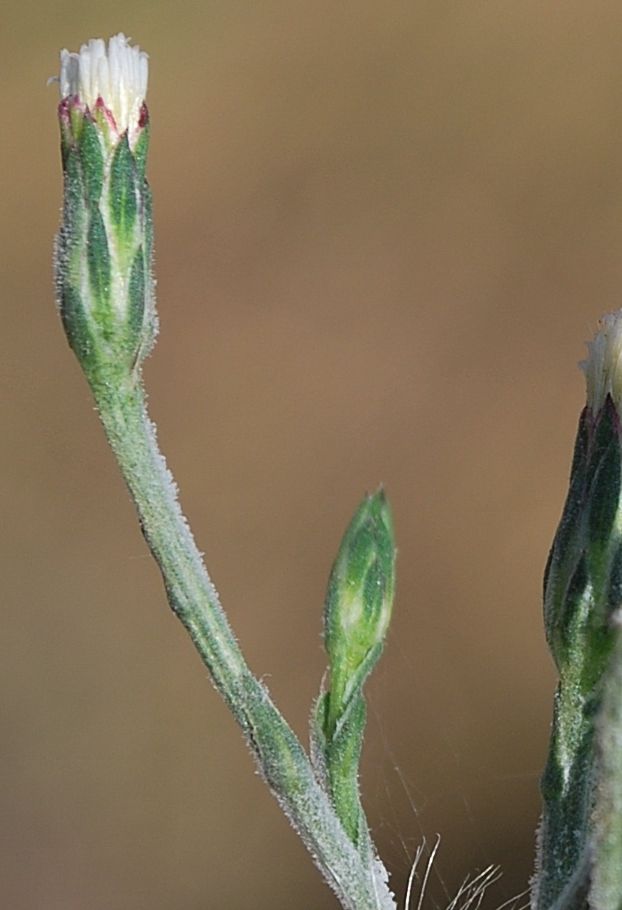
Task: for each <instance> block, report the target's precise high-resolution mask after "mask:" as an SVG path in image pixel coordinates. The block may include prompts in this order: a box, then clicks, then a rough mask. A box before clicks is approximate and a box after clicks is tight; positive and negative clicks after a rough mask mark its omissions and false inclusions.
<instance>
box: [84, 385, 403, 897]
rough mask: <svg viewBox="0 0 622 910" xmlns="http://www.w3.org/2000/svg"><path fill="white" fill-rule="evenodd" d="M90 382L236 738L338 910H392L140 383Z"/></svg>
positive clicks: (176, 603)
mask: <svg viewBox="0 0 622 910" xmlns="http://www.w3.org/2000/svg"><path fill="white" fill-rule="evenodd" d="M89 379H90V383H91V388H92V390H93V393H94V396H95V400H96V403H97V407H98V410H99V415H100V418H101V420H102V423H103V425H104V428H105V431H106V435H107V437H108V440H109V442H110V445H111V447H112V449H113V451H114V453H115V455H116V458H117V461H118V463H119V466H120V468H121V471H122V472H123V476H124V478H125V481H126V483H127V486H128V488H129V490H130V493H131V495H132V498H133V500H134V503H135V504H136V508H137V510H138V514H139V518H140V524H141V528H142V531H143V534H144V536H145V539H146V541H147V543H148V545H149V548H150V550H151V552H152V554H153V556H154V558H155V559H156V561H157V563H158V565H159V567H160V570H161V572H162V576H163V579H164V584H165V587H166V592H167V596H168V599H169V603H170V605H171V608H172V609H173V611H174V612H175V613H176V615H177V616H178V617H179V619H180V620H181V622H182V623H183V624H184V626H185V627H186V629H187V630H188V633H189V634H190V637H191V638H192V641H193V642H194V644H195V647H196V649H197V651H198V652H199V654H200V656H201V658H202V660H203V661H204V663H205V664H206V666H207V667H208V668H209V670H210V672H211V674H212V677H213V680H214V682H215V684H216V687H217V689H218V691H219V692H220V693H221V695H222V696H223V698H224V699H225V701H226V703H227V704H228V705H229V707H230V709H231V711H232V712H233V714H234V716H235V718H236V720H237V721H238V723H239V725H240V727H241V728H242V730H243V732H244V735H245V737H246V740H247V742H248V744H249V746H250V748H251V751H252V752H253V754H254V756H255V758H256V760H257V763H258V765H259V769H260V771H261V773H262V775H263V776H264V778H265V780H266V782H267V783H268V785H269V786H270V788H271V790H272V791H273V793H274V795H275V796H276V798H277V800H278V801H279V803H280V805H281V806H282V808H283V810H284V812H285V813H286V814H287V816H288V817H289V819H290V821H291V822H292V824H293V826H294V827H295V828H296V830H297V831H298V832H299V834H300V836H301V838H302V840H303V841H304V843H305V844H306V846H307V847H308V849H309V850H310V852H311V854H312V855H313V857H314V859H315V861H316V863H317V865H318V867H319V869H320V871H321V872H322V873H323V875H324V877H325V879H326V880H327V882H328V883H329V884H330V885H331V886H332V887H333V889H334V891H335V893H336V894H337V896H338V898H339V900H340V901H341V903H342V905H343V907H344V908H347V910H379V908H383V910H384V908H386V910H389V908H391V907H394V906H395V905H394V902H393V899H392V896H391V894H390V892H389V890H388V888H387V887H386V884H385V882H384V881H383V878H382V875H381V874H379V869H380V868H381V867H380V864H378V868H376V867H375V863H377V862H378V861H375V863H372V865H371V867H370V865H369V864H368V865H365V864H364V862H363V861H362V858H361V856H360V854H359V853H358V852H357V850H356V849H355V847H354V845H353V844H352V843H351V841H350V839H349V838H348V836H347V834H346V833H345V831H344V829H343V827H342V825H341V823H340V821H339V819H338V817H337V815H336V814H335V811H334V809H333V808H332V806H331V804H330V801H329V798H328V796H327V794H326V793H325V791H324V790H323V789H322V787H321V786H320V784H319V783H318V781H317V779H316V777H315V775H314V772H313V769H312V767H311V764H310V762H309V760H308V758H307V755H306V753H305V751H304V749H303V748H302V746H301V745H300V743H299V741H298V739H297V738H296V736H295V735H294V733H293V732H292V730H291V729H290V727H289V726H288V724H287V723H286V721H285V720H284V719H283V717H282V716H281V714H280V713H279V711H278V710H277V708H276V707H275V706H274V704H273V702H272V700H271V699H270V696H269V694H268V692H267V690H266V688H265V687H264V686H263V685H262V684H261V683H260V682H259V681H258V680H257V679H256V678H255V677H254V676H253V674H252V673H251V671H250V670H249V668H248V666H247V664H246V661H245V660H244V657H243V655H242V652H241V650H240V648H239V646H238V644H237V642H236V639H235V637H234V635H233V632H232V630H231V628H230V626H229V623H228V621H227V618H226V616H225V614H224V612H223V610H222V608H221V606H220V603H219V600H218V595H217V593H216V589H215V587H214V585H213V584H212V582H211V580H210V577H209V575H208V573H207V570H206V568H205V566H204V564H203V561H202V559H201V556H200V554H199V552H198V550H197V547H196V544H195V542H194V540H193V537H192V534H191V532H190V529H189V527H188V525H187V523H186V520H185V518H184V516H183V514H182V511H181V508H180V506H179V503H178V501H177V498H176V493H175V486H174V484H173V481H172V478H171V475H170V473H169V471H168V469H167V467H166V464H165V461H164V458H163V456H162V455H161V453H160V452H159V450H158V447H157V443H156V438H155V431H154V428H153V425H152V424H151V422H150V421H149V418H148V416H147V412H146V408H145V401H144V394H143V390H142V387H141V384H140V381H139V378H138V376H137V375H134V376H133V377H131V378H130V379H127V380H125V381H123V382H121V381H115V382H110V379H109V377H108V375H107V373H104V374H103V375H99V374H96V375H92V376H91V377H89Z"/></svg>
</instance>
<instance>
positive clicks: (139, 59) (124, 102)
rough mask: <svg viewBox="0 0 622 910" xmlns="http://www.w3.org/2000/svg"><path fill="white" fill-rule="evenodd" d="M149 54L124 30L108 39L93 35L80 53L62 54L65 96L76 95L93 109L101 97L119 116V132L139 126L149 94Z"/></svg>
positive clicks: (116, 120) (62, 85) (62, 84)
mask: <svg viewBox="0 0 622 910" xmlns="http://www.w3.org/2000/svg"><path fill="white" fill-rule="evenodd" d="M148 76H149V58H148V56H147V54H146V53H145V52H144V51H141V49H140V48H139V47H138V46H135V47H132V46H131V45H130V44H129V41H128V39H127V38H126V37H125V35H124V34H122V33H121V34H118V35H115V36H114V37H113V38H111V39H110V40H109V42H108V48H106V42H105V41H103V40H102V39H101V38H92V39H91V40H90V41H89V42H88V44H83V45H82V47H81V48H80V50H79V51H78V53H72V52H70V51H68V50H63V51H61V54H60V94H61V98H68V97H75V96H76V95H77V96H78V98H79V99H80V101H81V102H82V103H83V104H86V105H87V107H88V108H89V109H90V110H93V109H94V107H95V104H96V102H97V100H98V98H101V99H102V101H103V102H104V104H105V105H106V107H107V108H108V110H109V111H110V112H111V114H112V116H113V117H114V119H115V123H116V125H117V129H118V131H119V133H124V132H125V131H126V130H127V129H130V130H132V129H135V128H136V126H137V125H138V122H139V119H140V112H141V107H142V105H143V102H144V100H145V97H146V95H147V80H148Z"/></svg>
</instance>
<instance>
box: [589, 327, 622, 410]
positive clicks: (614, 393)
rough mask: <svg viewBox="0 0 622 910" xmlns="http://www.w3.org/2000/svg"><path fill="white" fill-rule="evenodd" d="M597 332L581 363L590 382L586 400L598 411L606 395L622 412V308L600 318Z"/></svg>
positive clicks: (592, 408)
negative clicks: (609, 396)
mask: <svg viewBox="0 0 622 910" xmlns="http://www.w3.org/2000/svg"><path fill="white" fill-rule="evenodd" d="M598 325H599V328H598V332H597V333H596V335H595V336H594V338H593V340H592V341H588V343H587V351H588V354H587V358H586V359H585V360H584V361H583V362H582V363H581V367H582V369H583V372H584V373H585V381H586V384H587V403H588V406H589V408H590V410H591V411H592V413H593V414H598V412H599V411H600V409H601V408H602V406H603V404H604V403H605V399H606V397H607V395H611V397H612V399H613V402H614V404H615V406H616V408H617V409H618V411H622V310H617V311H616V312H615V313H609V314H608V315H607V316H603V317H602V319H601V320H600V321H599V324H598Z"/></svg>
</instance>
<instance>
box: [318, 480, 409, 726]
mask: <svg viewBox="0 0 622 910" xmlns="http://www.w3.org/2000/svg"><path fill="white" fill-rule="evenodd" d="M394 588H395V545H394V540H393V524H392V520H391V512H390V509H389V504H388V502H387V500H386V498H385V495H384V491H383V490H379V491H378V492H377V493H374V494H372V495H371V496H367V497H366V498H365V499H364V500H363V502H362V503H361V505H360V506H359V508H358V509H357V511H356V513H355V515H354V518H353V519H352V522H351V523H350V526H349V527H348V529H347V531H346V533H345V535H344V538H343V540H342V543H341V547H340V549H339V553H338V556H337V559H336V561H335V564H334V566H333V569H332V572H331V576H330V581H329V585H328V593H327V597H326V607H325V613H324V639H325V645H326V651H327V653H328V657H329V663H330V693H329V708H328V730H327V733H329V735H330V728H331V727H334V725H335V723H336V721H337V719H338V717H339V716H340V715H341V714H342V713H343V710H344V708H345V706H346V704H347V702H348V700H349V698H350V697H351V695H352V693H353V692H354V691H357V690H360V688H361V686H362V684H363V682H364V681H365V679H366V677H367V676H368V674H369V673H370V672H371V670H372V669H373V667H374V665H375V664H376V661H377V660H378V658H379V656H380V652H381V651H382V646H383V644H384V639H385V635H386V632H387V628H388V626H389V621H390V619H391V610H392V606H393V593H394Z"/></svg>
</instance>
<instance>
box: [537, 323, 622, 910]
mask: <svg viewBox="0 0 622 910" xmlns="http://www.w3.org/2000/svg"><path fill="white" fill-rule="evenodd" d="M589 352H590V353H589V357H588V360H587V361H586V363H585V364H584V369H585V373H586V378H587V392H588V395H587V398H588V400H587V407H586V408H585V410H584V411H583V413H582V415H581V418H580V420H579V428H578V432H577V440H576V443H575V451H574V458H573V464H572V469H571V475H570V484H569V490H568V496H567V499H566V504H565V506H564V510H563V513H562V517H561V521H560V524H559V527H558V530H557V533H556V535H555V539H554V541H553V546H552V548H551V553H550V555H549V560H548V563H547V568H546V572H545V582H544V620H545V628H546V634H547V641H548V644H549V647H550V649H551V653H552V655H553V657H554V660H555V664H556V666H557V670H558V672H559V684H558V687H557V693H556V696H555V707H554V719H553V730H552V734H551V745H550V750H549V757H548V762H547V766H546V770H545V773H544V776H543V779H542V795H543V802H544V812H543V818H542V824H541V828H540V833H539V844H538V853H539V857H538V871H537V874H536V878H535V881H534V904H533V906H534V908H535V910H549V908H551V907H555V908H559V910H562V908H564V910H566V908H569V910H571V908H574V907H575V906H576V907H578V908H581V910H583V908H584V907H585V906H587V904H586V902H585V901H586V896H587V894H588V892H590V888H591V883H592V882H593V881H594V877H595V876H596V875H597V872H598V870H599V869H601V873H600V881H601V883H602V882H603V881H604V880H605V879H607V874H608V873H607V874H606V873H603V872H602V867H601V866H600V865H599V863H600V861H601V859H602V857H603V855H604V853H605V852H606V850H605V847H604V846H603V845H604V844H605V840H606V838H605V837H604V836H602V834H601V835H600V846H597V832H598V830H601V832H602V829H603V827H605V825H604V822H603V819H604V820H606V821H607V820H610V819H611V817H612V815H611V812H610V811H609V812H607V811H603V808H602V805H601V803H602V794H603V792H606V791H607V786H610V788H611V789H612V790H613V791H614V792H616V793H617V794H619V793H620V792H622V784H621V783H618V782H617V781H616V782H613V783H612V782H611V780H610V779H609V778H610V769H611V767H612V764H614V763H615V762H613V761H612V754H611V749H609V751H608V752H606V760H602V759H601V758H599V750H600V752H602V743H603V742H604V743H610V741H611V737H610V736H608V735H607V730H608V727H609V723H610V721H609V720H608V719H607V718H612V717H613V718H615V717H618V716H619V715H620V709H619V708H618V707H617V705H616V704H615V703H614V701H613V696H612V694H611V693H612V692H613V691H615V690H616V686H612V683H611V678H612V674H615V676H616V679H617V678H620V673H621V671H620V669H619V667H617V668H616V661H617V662H620V660H621V659H622V657H621V656H618V657H617V658H616V659H615V661H614V649H615V645H616V641H617V637H618V634H619V633H617V631H616V629H617V627H618V625H619V621H618V620H617V619H616V617H618V615H619V608H620V605H621V603H622V497H621V492H622V427H621V422H620V404H621V399H620V395H621V393H622V370H621V369H619V367H620V365H622V311H621V313H619V314H615V315H614V316H610V317H606V318H605V319H604V320H603V321H602V323H601V330H600V332H599V333H598V334H597V336H596V338H595V339H594V341H593V342H591V344H590V345H589ZM605 691H609V692H610V696H609V699H608V702H607V706H606V708H604V707H603V693H604V692H605ZM603 712H606V713H603ZM618 723H619V722H618ZM599 730H600V734H599V732H598V731H599ZM599 743H601V745H599ZM615 761H616V762H617V763H619V757H618V756H616V760H615ZM608 775H609V777H608ZM597 821H598V825H597ZM598 826H600V827H598ZM608 850H609V855H608V865H607V870H609V869H612V868H614V867H615V868H617V869H620V868H622V835H620V833H619V831H617V830H616V832H615V836H614V837H613V841H611V840H610V841H609V847H608ZM616 851H617V854H616V855H615V856H614V858H613V861H612V859H611V853H612V852H613V853H614V854H615V853H616ZM615 880H616V881H620V877H619V875H618V877H617V878H616V879H615ZM607 881H609V879H607ZM607 887H608V886H605V885H603V886H602V887H601V889H600V893H601V894H602V893H604V892H605V891H606V888H607ZM590 901H591V898H590ZM590 906H593V907H594V908H598V910H604V908H605V907H606V908H607V910H620V908H621V907H622V902H621V903H620V904H617V903H603V904H600V903H592V902H591V903H590Z"/></svg>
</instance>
